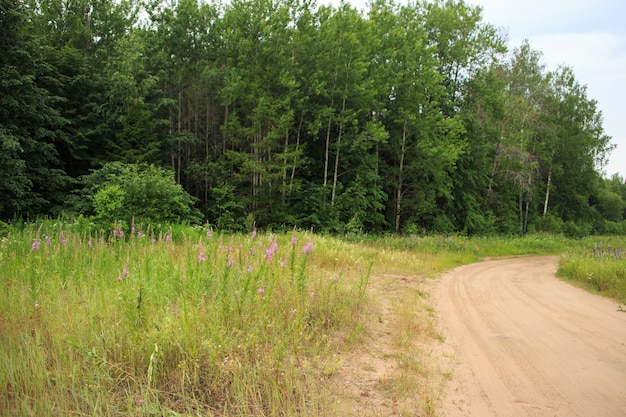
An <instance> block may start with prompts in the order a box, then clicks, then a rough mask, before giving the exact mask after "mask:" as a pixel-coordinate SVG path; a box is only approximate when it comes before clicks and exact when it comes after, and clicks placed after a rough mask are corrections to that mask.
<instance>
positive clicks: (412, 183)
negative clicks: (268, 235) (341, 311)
mask: <svg viewBox="0 0 626 417" xmlns="http://www.w3.org/2000/svg"><path fill="white" fill-rule="evenodd" d="M0 5H1V7H2V13H1V14H0V16H1V18H2V22H0V23H1V26H2V28H3V31H2V33H1V34H0V42H1V46H2V51H3V53H2V55H1V56H0V78H1V79H2V83H1V85H0V138H1V142H0V218H2V219H10V218H14V217H31V218H35V217H37V216H39V215H51V214H52V215H56V214H59V213H61V211H63V212H64V213H65V214H67V215H68V216H71V215H77V214H84V215H96V216H97V217H98V218H99V220H100V221H103V222H105V221H106V222H111V221H114V220H113V219H118V220H122V219H124V220H123V221H128V218H129V217H130V218H131V219H132V215H133V214H135V215H136V216H140V217H143V218H146V219H150V220H154V219H158V218H164V217H165V218H168V219H171V220H174V219H182V220H185V221H193V220H195V219H196V218H197V217H198V216H197V213H192V212H189V211H187V209H185V207H189V206H191V205H192V203H193V204H197V206H198V207H201V209H202V212H203V213H204V214H205V215H206V218H207V219H208V220H209V222H211V223H214V224H218V225H219V226H220V227H221V228H222V229H223V230H242V228H245V227H246V222H248V223H254V224H256V225H257V226H258V227H260V228H281V229H290V228H291V227H293V226H297V227H303V228H310V227H314V228H315V229H316V230H325V231H330V232H336V233H344V232H349V233H358V232H360V231H370V232H382V231H393V232H395V233H400V232H402V231H405V232H406V231H411V232H419V233H431V232H443V233H455V232H461V233H465V234H468V235H476V234H493V233H504V234H525V233H527V232H529V231H532V230H550V231H553V232H559V231H565V232H566V233H569V234H572V235H576V236H579V235H584V234H586V233H588V232H589V230H588V229H589V225H590V224H591V225H593V230H591V231H592V232H599V231H607V232H608V231H609V230H619V227H617V226H616V225H618V224H619V223H620V222H621V221H622V220H623V218H624V204H623V202H624V201H626V189H625V187H624V181H623V179H620V178H614V179H611V180H610V181H603V180H602V179H601V178H600V175H599V173H598V168H601V166H602V162H603V161H605V160H606V157H607V156H608V154H609V152H610V151H611V149H612V148H613V146H612V145H611V143H610V138H609V137H608V136H607V135H606V134H605V132H604V130H603V126H602V114H601V112H600V111H599V108H598V105H597V103H596V102H595V101H594V100H592V99H590V98H589V97H588V96H587V91H586V88H585V86H583V85H580V83H579V82H578V81H577V80H576V78H575V76H574V74H573V71H572V70H571V68H568V67H560V68H558V69H557V70H555V71H551V72H547V71H546V69H545V67H544V65H543V64H542V63H541V53H540V52H539V51H535V50H533V49H532V48H531V47H530V45H529V44H528V43H523V44H522V45H521V46H520V47H519V48H516V49H515V50H513V51H510V53H508V54H507V51H506V45H505V39H504V38H503V37H502V36H501V35H500V34H499V32H498V31H497V29H496V28H495V27H494V26H492V25H490V24H488V23H487V22H483V21H482V14H481V9H480V8H479V7H475V6H472V5H469V4H466V3H465V2H462V1H461V2H454V1H435V2H413V3H410V4H399V3H396V2H393V1H388V0H379V1H374V2H371V3H370V4H368V7H367V10H364V11H358V10H356V9H355V8H354V7H353V6H351V5H350V4H348V3H345V2H344V3H342V4H340V5H338V6H337V7H333V6H320V7H317V6H315V5H314V4H313V3H311V2H308V1H291V0H278V1H269V0H252V1H247V0H246V1H244V0H236V1H231V2H225V3H220V2H209V3H206V2H198V1H195V0H177V1H174V2H166V1H163V0H155V1H148V2H137V1H134V0H121V1H114V0H102V1H98V2H94V1H92V0H71V1H70V0H45V1H35V2H19V1H15V0H2V3H0ZM140 16H141V17H142V19H141V20H140V19H139V17H140ZM109 162H122V163H130V164H132V163H140V164H141V163H145V164H151V165H154V166H168V167H171V170H172V173H173V180H174V182H175V184H178V185H180V186H181V187H182V189H184V192H185V193H188V194H184V193H183V192H182V190H178V189H177V190H169V191H172V193H173V195H175V196H177V197H171V198H168V197H167V196H166V195H157V192H156V191H150V192H147V191H145V187H144V185H145V184H144V185H140V184H139V183H138V182H137V181H136V178H141V180H140V181H139V182H146V183H147V182H149V180H148V177H154V178H158V177H162V175H161V174H154V173H153V174H150V175H148V176H147V177H146V176H144V170H143V169H142V170H140V171H141V172H140V171H137V172H136V173H134V174H132V175H131V174H128V172H126V171H124V172H122V171H121V170H119V169H118V170H117V171H116V170H115V169H113V168H111V167H110V166H109V165H106V164H107V163H109ZM103 166H106V167H108V168H106V169H105V171H103V172H102V175H101V176H102V177H103V178H100V179H98V178H97V175H96V176H94V174H89V175H88V176H87V174H88V173H89V172H93V169H98V168H100V167H103ZM114 171H116V173H117V174H119V175H122V176H123V177H124V178H123V179H118V180H114V179H113V177H112V173H113V172H114ZM107 172H108V173H111V175H109V174H106V173H107ZM105 174H106V175H105ZM127 174H128V175H127ZM83 176H85V178H84V180H85V181H87V182H91V185H89V184H87V183H83V184H84V187H83V188H82V189H81V188H80V185H81V184H80V183H78V182H77V181H76V180H77V179H78V178H80V177H83ZM133 176H134V177H135V179H132V178H131V177H133ZM116 181H118V182H116ZM155 181H156V182H155V184H157V183H158V184H161V182H160V181H161V180H155ZM155 184H151V185H149V187H152V186H153V185H155ZM164 184H165V183H164ZM96 185H97V187H96ZM109 186H112V187H109ZM116 187H119V189H118V188H116ZM163 188H164V189H167V187H163ZM98 193H100V194H98ZM189 195H191V196H193V197H194V198H195V199H196V200H193V202H191V201H190V200H188V196H189ZM96 196H97V198H96ZM181 196H183V197H181ZM157 201H158V202H159V203H158V204H157V203H156V202H157ZM166 201H167V203H166ZM620 202H621V206H620ZM64 203H65V204H64ZM149 207H159V208H158V209H151V208H149ZM620 207H621V208H620ZM128 210H130V211H133V214H130V212H128V213H127V212H125V211H128ZM192 211H193V210H192ZM162 213H165V214H162ZM172 213H176V214H172ZM548 215H552V216H554V218H548V217H547V216H548ZM555 219H557V220H555ZM552 220H555V221H552ZM559 221H560V222H563V224H558V223H559ZM568 222H573V224H569V223H568Z"/></svg>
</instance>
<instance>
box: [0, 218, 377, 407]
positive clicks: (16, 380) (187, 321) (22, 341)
mask: <svg viewBox="0 0 626 417" xmlns="http://www.w3.org/2000/svg"><path fill="white" fill-rule="evenodd" d="M68 229H69V230H64V228H63V226H62V225H54V224H51V223H50V224H48V223H46V224H44V225H41V226H35V227H33V226H30V227H28V226H27V227H25V228H24V229H23V230H15V229H13V230H11V231H10V232H9V234H8V235H7V236H6V237H4V238H3V239H2V242H1V243H0V277H1V280H2V287H3V291H2V293H1V295H0V306H2V307H1V309H0V314H1V316H0V386H2V387H3V388H4V387H6V390H5V389H3V390H2V391H0V414H1V415H90V416H98V415H103V416H104V415H107V416H115V415H117V416H123V415H133V416H136V415H138V416H141V415H176V413H179V414H189V415H207V416H210V415H220V416H229V415H267V416H279V415H281V416H282V415H303V416H306V415H320V413H321V410H323V409H326V408H328V407H329V405H328V404H326V403H325V401H326V400H327V398H328V396H327V395H326V393H325V392H324V389H325V387H324V386H323V385H322V384H321V383H320V382H319V379H318V378H316V374H317V372H318V370H319V372H322V371H321V370H322V369H323V367H324V365H323V362H324V357H325V356H326V355H327V354H328V352H329V351H330V350H331V348H332V349H334V348H336V347H334V346H333V343H336V342H338V341H339V340H340V339H339V338H337V340H334V339H333V335H335V334H340V333H342V332H343V333H349V332H350V331H351V329H352V328H355V327H357V326H356V323H357V322H358V320H359V314H358V309H359V305H360V303H361V302H362V301H363V297H364V288H365V286H366V284H367V279H368V274H369V272H370V266H369V265H368V264H366V263H364V260H363V259H350V258H349V257H348V258H347V259H344V257H342V259H341V260H334V258H332V259H331V258H328V257H327V256H326V255H324V252H325V251H333V250H335V249H333V248H332V247H330V245H329V241H327V240H325V239H323V238H319V239H318V238H317V237H314V236H311V235H309V234H306V233H304V234H303V233H298V234H294V235H272V234H269V235H263V236H261V235H258V236H255V235H246V236H244V235H237V236H225V235H220V234H219V233H217V232H215V231H211V230H210V229H206V228H205V229H203V230H199V229H191V228H180V229H178V230H177V229H176V228H175V229H174V230H171V229H170V230H164V231H161V232H158V233H157V232H156V231H154V230H152V229H151V228H149V227H147V228H146V229H144V230H141V229H140V228H139V227H138V228H137V229H135V230H132V231H130V230H126V231H121V230H115V231H111V232H99V233H96V234H89V233H88V232H83V233H78V232H72V231H71V228H68ZM122 232H124V234H122ZM320 252H321V256H320V255H318V253H320ZM316 258H318V259H316ZM327 258H328V259H329V260H326V261H325V260H324V259H327ZM337 259H338V258H337ZM361 263H362V264H361Z"/></svg>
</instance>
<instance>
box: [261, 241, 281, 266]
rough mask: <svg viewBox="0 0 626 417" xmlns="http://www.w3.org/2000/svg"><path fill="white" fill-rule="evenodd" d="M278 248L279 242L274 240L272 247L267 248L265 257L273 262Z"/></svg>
mask: <svg viewBox="0 0 626 417" xmlns="http://www.w3.org/2000/svg"><path fill="white" fill-rule="evenodd" d="M276 250H278V243H276V242H272V244H271V245H270V247H269V248H267V249H265V255H264V256H263V257H264V258H265V259H267V260H268V261H270V262H271V261H272V258H273V257H274V252H276Z"/></svg>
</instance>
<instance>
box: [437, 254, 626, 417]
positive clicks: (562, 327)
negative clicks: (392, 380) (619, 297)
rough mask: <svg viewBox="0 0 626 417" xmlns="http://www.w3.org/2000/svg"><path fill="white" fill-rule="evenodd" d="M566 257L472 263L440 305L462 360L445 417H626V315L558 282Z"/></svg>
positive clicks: (442, 288) (447, 352) (449, 284)
mask: <svg viewBox="0 0 626 417" xmlns="http://www.w3.org/2000/svg"><path fill="white" fill-rule="evenodd" d="M556 267H557V259H556V258H553V257H535V258H517V259H508V260H498V261H490V262H484V263H478V264H473V265H467V266H463V267H460V268H457V269H455V270H454V271H452V272H450V273H449V274H447V275H446V276H445V277H443V279H441V280H440V282H438V284H437V285H436V286H435V288H434V292H433V295H434V297H433V299H434V300H433V301H434V305H435V308H436V310H437V312H438V314H439V316H440V325H441V328H442V333H443V336H444V337H445V343H443V344H442V346H441V347H442V355H441V357H447V358H454V359H455V360H456V365H455V368H454V372H453V374H452V380H451V382H450V383H449V384H448V386H447V392H446V395H445V397H444V400H443V401H442V406H441V409H440V410H439V411H438V414H440V415H442V416H446V417H456V416H484V417H489V416H510V417H516V416H557V417H559V416H567V417H572V416H603V417H618V416H622V417H623V416H626V314H624V313H623V312H621V311H619V306H617V305H616V303H614V302H612V301H610V300H607V299H604V298H602V297H599V296H597V295H593V294H589V293H587V292H585V291H583V290H581V289H579V288H576V287H574V286H571V285H569V284H567V283H565V282H562V281H560V280H558V279H557V278H555V276H554V273H555V271H556Z"/></svg>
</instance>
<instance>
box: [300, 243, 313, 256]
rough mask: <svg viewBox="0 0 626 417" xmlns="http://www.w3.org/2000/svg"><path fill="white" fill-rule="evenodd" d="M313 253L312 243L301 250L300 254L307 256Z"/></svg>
mask: <svg viewBox="0 0 626 417" xmlns="http://www.w3.org/2000/svg"><path fill="white" fill-rule="evenodd" d="M311 251H313V242H309V243H307V244H306V245H304V247H303V248H302V252H303V253H304V254H305V255H307V254H309V253H311Z"/></svg>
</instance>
